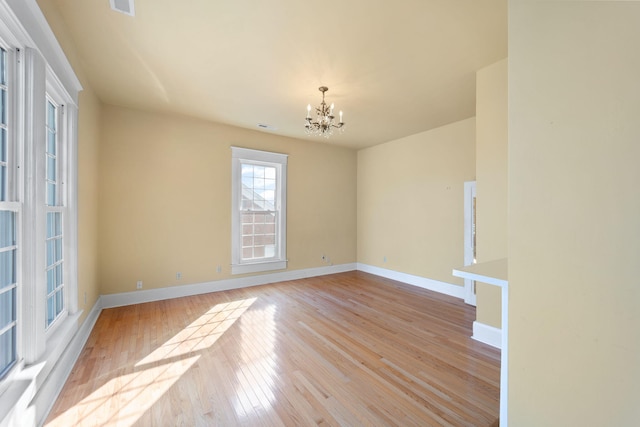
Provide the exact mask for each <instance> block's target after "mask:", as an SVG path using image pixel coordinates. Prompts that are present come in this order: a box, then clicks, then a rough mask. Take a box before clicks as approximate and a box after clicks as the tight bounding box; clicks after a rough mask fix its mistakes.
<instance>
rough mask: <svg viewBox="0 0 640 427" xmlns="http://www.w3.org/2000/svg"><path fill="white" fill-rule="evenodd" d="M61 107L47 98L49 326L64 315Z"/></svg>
mask: <svg viewBox="0 0 640 427" xmlns="http://www.w3.org/2000/svg"><path fill="white" fill-rule="evenodd" d="M61 108H62V107H58V106H57V105H56V104H55V103H54V102H53V101H51V100H50V99H47V100H46V115H45V128H46V141H45V152H44V154H45V157H46V174H45V175H46V179H45V184H46V217H47V227H46V230H47V232H46V233H47V234H46V242H47V243H46V251H47V257H46V269H45V270H46V274H47V305H46V307H47V308H46V309H47V315H46V322H47V325H46V326H47V328H48V327H49V326H51V325H52V324H53V322H54V321H55V320H57V319H59V318H61V317H62V315H63V314H65V303H64V301H65V299H64V276H65V274H64V268H63V267H64V258H63V240H62V239H63V221H62V219H63V206H62V203H61V202H62V199H63V197H62V192H61V173H62V169H63V168H62V167H61V163H62V162H61V161H60V160H61V159H60V154H61V152H62V150H61V147H60V146H59V145H60V144H59V142H60V141H59V138H58V135H59V134H58V128H59V126H58V122H59V121H58V113H59V110H60V109H61Z"/></svg>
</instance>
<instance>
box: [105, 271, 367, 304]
mask: <svg viewBox="0 0 640 427" xmlns="http://www.w3.org/2000/svg"><path fill="white" fill-rule="evenodd" d="M355 269H356V264H355V263H351V264H340V265H331V266H327V267H317V268H308V269H304V270H291V271H284V272H281V273H271V274H261V275H259V276H249V277H238V278H233V279H224V280H216V281H212V282H203V283H194V284H191V285H182V286H170V287H167V288H158V289H147V290H144V291H134V292H124V293H119V294H110V295H102V296H101V299H102V307H103V308H112V307H122V306H127V305H131V304H141V303H145V302H152V301H161V300H167V299H172V298H181V297H187V296H192V295H200V294H207V293H210V292H218V291H227V290H230V289H239V288H248V287H250V286H258V285H267V284H269V283H277V282H284V281H287V280H299V279H305V278H307V277H316V276H324V275H327V274H335V273H344V272H346V271H353V270H355Z"/></svg>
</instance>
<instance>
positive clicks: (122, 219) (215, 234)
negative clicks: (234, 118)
mask: <svg viewBox="0 0 640 427" xmlns="http://www.w3.org/2000/svg"><path fill="white" fill-rule="evenodd" d="M101 140H102V144H101V147H100V169H99V170H100V190H99V194H100V234H99V244H100V246H99V248H100V281H101V286H102V287H101V290H102V293H103V294H111V293H118V292H128V291H134V290H135V289H136V281H138V280H142V281H143V287H144V289H150V288H159V287H166V286H177V285H181V284H191V283H202V282H207V281H213V280H220V279H227V278H230V277H232V276H231V275H230V263H231V258H230V257H231V255H230V253H231V149H230V147H231V146H232V145H233V146H240V147H246V148H254V149H260V150H267V151H274V152H279V153H285V154H289V166H288V183H287V185H288V197H287V223H288V226H287V252H288V259H289V270H298V269H304V268H311V267H321V266H326V265H327V264H325V263H324V262H323V260H322V255H323V254H325V255H326V256H328V257H329V258H330V259H331V261H332V263H333V264H344V263H353V262H355V260H356V244H355V242H356V237H355V232H356V224H355V221H356V181H355V180H356V172H355V169H356V153H355V151H353V150H349V149H345V148H338V147H336V146H333V145H331V144H330V143H328V142H324V140H322V141H323V142H318V143H316V142H309V141H300V140H295V139H290V138H284V137H279V136H275V135H270V134H267V133H263V132H258V131H249V130H243V129H239V128H234V127H230V126H224V125H218V124H213V123H210V122H206V121H201V120H196V119H192V118H187V117H181V116H176V115H167V114H156V113H148V112H141V111H137V110H132V109H126V108H119V107H113V106H105V107H104V109H103V116H102V139H101ZM218 265H220V266H221V268H222V272H221V273H217V271H216V267H217V266H218ZM177 272H181V273H182V279H181V280H176V273H177ZM233 277H237V276H233Z"/></svg>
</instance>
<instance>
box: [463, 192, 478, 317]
mask: <svg viewBox="0 0 640 427" xmlns="http://www.w3.org/2000/svg"><path fill="white" fill-rule="evenodd" d="M475 197H476V182H475V181H467V182H465V183H464V265H465V266H467V265H471V264H473V263H474V244H475V242H474V238H473V236H474V228H475V224H474V220H475V215H474V212H473V210H474V203H473V200H474V199H475ZM464 302H465V303H467V304H470V305H473V306H475V305H476V284H475V280H471V279H464Z"/></svg>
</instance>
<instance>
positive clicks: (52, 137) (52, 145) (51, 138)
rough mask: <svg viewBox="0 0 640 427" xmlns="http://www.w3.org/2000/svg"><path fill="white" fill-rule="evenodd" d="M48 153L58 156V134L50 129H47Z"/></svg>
mask: <svg viewBox="0 0 640 427" xmlns="http://www.w3.org/2000/svg"><path fill="white" fill-rule="evenodd" d="M47 153H48V154H51V155H53V156H55V155H56V134H55V132H53V131H51V130H49V129H47Z"/></svg>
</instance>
